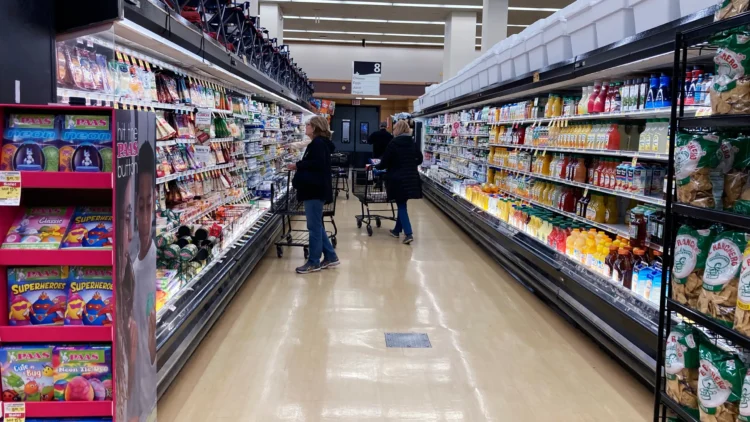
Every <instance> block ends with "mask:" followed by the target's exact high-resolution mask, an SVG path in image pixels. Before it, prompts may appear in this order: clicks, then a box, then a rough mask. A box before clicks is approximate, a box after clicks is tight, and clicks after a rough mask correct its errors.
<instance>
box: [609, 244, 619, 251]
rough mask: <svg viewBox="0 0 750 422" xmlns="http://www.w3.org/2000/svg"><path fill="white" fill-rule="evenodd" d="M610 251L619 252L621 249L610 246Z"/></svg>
mask: <svg viewBox="0 0 750 422" xmlns="http://www.w3.org/2000/svg"><path fill="white" fill-rule="evenodd" d="M609 250H610V252H611V251H619V250H620V248H619V247H618V246H617V245H609Z"/></svg>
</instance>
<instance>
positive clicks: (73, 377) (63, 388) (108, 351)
mask: <svg viewBox="0 0 750 422" xmlns="http://www.w3.org/2000/svg"><path fill="white" fill-rule="evenodd" d="M52 361H53V363H54V381H55V400H57V401H103V400H112V348H111V347H109V346H58V347H55V350H54V355H53V358H52Z"/></svg>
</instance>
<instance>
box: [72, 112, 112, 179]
mask: <svg viewBox="0 0 750 422" xmlns="http://www.w3.org/2000/svg"><path fill="white" fill-rule="evenodd" d="M62 143H63V146H62V147H61V148H60V171H66V172H68V171H76V172H89V173H91V172H101V171H104V172H111V171H112V131H111V127H110V119H109V116H104V115H92V116H88V115H79V114H66V115H65V119H64V120H63V128H62Z"/></svg>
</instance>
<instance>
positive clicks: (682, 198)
mask: <svg viewBox="0 0 750 422" xmlns="http://www.w3.org/2000/svg"><path fill="white" fill-rule="evenodd" d="M675 142H676V144H675V151H674V154H675V156H674V165H675V178H676V181H677V200H678V201H679V202H681V203H684V204H688V205H693V206H696V207H702V208H715V207H716V199H715V195H714V183H713V180H715V179H716V178H717V175H718V177H719V178H720V177H721V173H720V172H719V171H718V170H717V166H718V165H719V162H720V160H719V146H720V145H719V137H718V136H715V135H691V134H687V133H681V134H679V135H678V136H677V140H676V141H675ZM722 180H723V179H722ZM720 192H721V191H720Z"/></svg>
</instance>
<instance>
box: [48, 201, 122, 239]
mask: <svg viewBox="0 0 750 422" xmlns="http://www.w3.org/2000/svg"><path fill="white" fill-rule="evenodd" d="M113 237H114V233H113V231H112V208H108V207H101V208H96V207H78V208H76V210H75V212H74V213H73V216H72V218H71V219H70V225H69V226H68V230H67V232H66V233H65V237H64V238H63V241H62V243H61V244H60V248H63V249H89V248H101V249H112V238H113Z"/></svg>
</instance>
